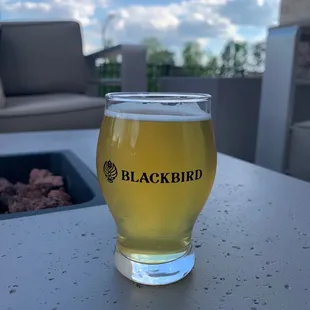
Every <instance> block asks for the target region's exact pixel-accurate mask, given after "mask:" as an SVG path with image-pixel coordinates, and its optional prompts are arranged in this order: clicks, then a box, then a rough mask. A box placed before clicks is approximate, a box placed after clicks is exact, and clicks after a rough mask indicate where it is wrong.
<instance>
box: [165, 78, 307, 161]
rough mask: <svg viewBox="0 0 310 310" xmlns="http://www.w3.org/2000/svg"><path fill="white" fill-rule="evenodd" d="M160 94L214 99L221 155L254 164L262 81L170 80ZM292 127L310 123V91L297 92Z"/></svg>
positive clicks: (246, 79)
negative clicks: (194, 94) (189, 94)
mask: <svg viewBox="0 0 310 310" xmlns="http://www.w3.org/2000/svg"><path fill="white" fill-rule="evenodd" d="M160 91H167V92H203V93H209V94H211V95H212V118H213V123H214V131H215V136H216V144H217V149H218V151H219V152H221V153H224V154H227V155H230V156H233V157H236V158H240V159H243V160H246V161H249V162H254V157H255V149H256V138H257V128H258V116H259V105H260V97H261V96H260V95H261V78H230V79H223V78H203V77H167V78H162V79H161V80H160ZM295 95H296V100H295V105H294V113H293V123H296V122H302V121H306V120H310V104H309V102H310V87H309V86H308V85H303V86H298V87H297V89H296V94H295Z"/></svg>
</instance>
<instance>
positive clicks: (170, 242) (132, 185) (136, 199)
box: [97, 92, 216, 285]
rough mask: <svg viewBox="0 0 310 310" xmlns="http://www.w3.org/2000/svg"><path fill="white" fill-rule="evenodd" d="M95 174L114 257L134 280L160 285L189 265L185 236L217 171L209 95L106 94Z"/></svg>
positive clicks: (177, 277) (191, 254)
mask: <svg viewBox="0 0 310 310" xmlns="http://www.w3.org/2000/svg"><path fill="white" fill-rule="evenodd" d="M106 100H107V103H106V109H105V115H104V119H103V122H102V124H101V129H100V134H99V138H98V145H97V174H98V179H99V183H100V187H101V190H102V193H103V195H104V197H105V200H106V202H107V204H108V207H109V210H110V212H111V214H112V216H113V218H114V221H115V223H116V226H117V232H118V241H117V245H116V249H115V254H114V260H115V265H116V268H117V269H118V271H119V272H120V273H121V274H123V275H124V276H125V277H127V278H129V279H130V280H133V281H134V282H137V283H141V284H146V285H164V284H169V283H173V282H176V281H178V280H180V279H182V278H184V277H185V276H186V275H187V274H188V273H190V271H191V270H192V269H193V267H194V263H195V254H194V251H193V247H192V244H191V234H192V230H193V227H194V224H195V222H196V220H197V218H198V215H199V213H200V212H201V210H202V208H203V207H204V205H205V203H206V201H207V199H208V196H209V194H210V191H211V188H212V186H213V181H214V177H215V171H216V147H215V140H214V134H213V126H212V120H211V96H210V95H207V94H186V93H122V92H120V93H109V94H107V95H106Z"/></svg>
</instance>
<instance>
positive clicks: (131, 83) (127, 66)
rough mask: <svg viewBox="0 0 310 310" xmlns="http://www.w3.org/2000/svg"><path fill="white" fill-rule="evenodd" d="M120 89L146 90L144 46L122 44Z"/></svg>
mask: <svg viewBox="0 0 310 310" xmlns="http://www.w3.org/2000/svg"><path fill="white" fill-rule="evenodd" d="M121 55H122V66H121V84H122V91H138V92H143V91H146V90H147V67H146V48H145V47H144V46H142V45H124V46H122V51H121Z"/></svg>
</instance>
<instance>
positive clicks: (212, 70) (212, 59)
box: [205, 55, 220, 76]
mask: <svg viewBox="0 0 310 310" xmlns="http://www.w3.org/2000/svg"><path fill="white" fill-rule="evenodd" d="M219 68H220V64H219V59H218V58H217V57H216V56H214V55H210V56H209V58H208V60H207V63H206V68H205V75H206V76H217V75H218V74H219Z"/></svg>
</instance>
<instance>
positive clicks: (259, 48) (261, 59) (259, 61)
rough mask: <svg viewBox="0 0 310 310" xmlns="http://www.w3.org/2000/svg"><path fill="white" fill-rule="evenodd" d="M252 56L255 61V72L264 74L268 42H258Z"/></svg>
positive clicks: (253, 48)
mask: <svg viewBox="0 0 310 310" xmlns="http://www.w3.org/2000/svg"><path fill="white" fill-rule="evenodd" d="M252 50H253V51H252V56H253V61H254V66H253V67H254V70H255V71H257V72H262V71H263V69H264V68H263V67H264V63H265V57H266V42H257V43H255V44H254V46H253V47H252Z"/></svg>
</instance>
